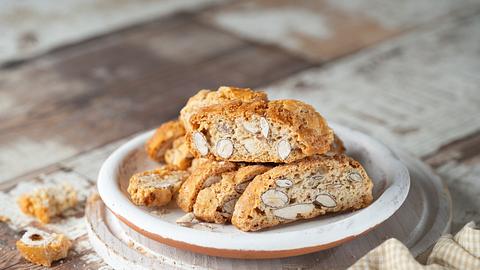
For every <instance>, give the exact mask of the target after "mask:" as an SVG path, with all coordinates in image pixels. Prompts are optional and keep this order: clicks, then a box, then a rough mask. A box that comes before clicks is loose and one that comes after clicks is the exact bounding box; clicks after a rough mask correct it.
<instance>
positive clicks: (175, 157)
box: [165, 136, 193, 170]
mask: <svg viewBox="0 0 480 270" xmlns="http://www.w3.org/2000/svg"><path fill="white" fill-rule="evenodd" d="M192 159H193V155H192V154H191V153H190V150H189V149H188V146H187V144H186V142H185V137H184V136H182V137H180V138H178V139H176V140H175V141H173V146H172V148H171V149H168V150H167V151H166V152H165V163H167V164H168V165H171V166H175V167H177V168H179V169H180V170H186V169H188V168H189V167H190V166H191V164H192Z"/></svg>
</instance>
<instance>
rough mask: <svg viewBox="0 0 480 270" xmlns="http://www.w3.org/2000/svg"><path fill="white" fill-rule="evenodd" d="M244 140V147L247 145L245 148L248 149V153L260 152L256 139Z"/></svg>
mask: <svg viewBox="0 0 480 270" xmlns="http://www.w3.org/2000/svg"><path fill="white" fill-rule="evenodd" d="M242 142H243V147H245V150H247V152H248V153H250V154H256V153H258V150H259V149H258V147H257V145H256V143H255V139H245V140H243V141H242Z"/></svg>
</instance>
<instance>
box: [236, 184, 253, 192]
mask: <svg viewBox="0 0 480 270" xmlns="http://www.w3.org/2000/svg"><path fill="white" fill-rule="evenodd" d="M250 182H252V181H248V182H243V183H240V184H238V185H236V186H235V191H236V192H238V193H240V194H241V193H243V192H244V191H245V189H246V188H247V186H248V185H249V184H250Z"/></svg>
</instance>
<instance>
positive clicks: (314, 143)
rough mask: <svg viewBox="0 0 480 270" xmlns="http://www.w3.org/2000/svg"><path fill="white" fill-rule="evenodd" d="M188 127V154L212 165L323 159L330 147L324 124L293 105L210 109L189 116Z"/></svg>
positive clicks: (258, 104)
mask: <svg viewBox="0 0 480 270" xmlns="http://www.w3.org/2000/svg"><path fill="white" fill-rule="evenodd" d="M190 124H191V126H192V130H191V131H188V132H187V135H186V137H185V138H186V140H187V144H188V146H189V148H190V152H191V153H192V154H193V155H194V156H195V157H206V158H209V159H214V160H228V161H241V162H252V163H255V162H274V163H291V162H293V161H296V160H299V159H302V158H305V157H308V156H312V155H315V154H324V153H326V152H327V151H329V149H330V145H331V144H332V142H333V131H332V130H331V129H330V128H329V127H328V125H327V122H326V121H325V119H324V118H323V117H322V116H321V115H320V114H319V113H318V112H316V111H315V109H314V108H313V107H312V106H310V105H308V104H305V103H303V102H301V101H296V100H275V101H270V102H250V103H246V102H240V101H232V102H229V103H226V104H221V105H212V106H209V107H204V108H203V109H201V110H199V111H198V112H197V113H196V114H194V115H192V117H191V118H190Z"/></svg>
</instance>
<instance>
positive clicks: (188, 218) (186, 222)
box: [175, 212, 199, 227]
mask: <svg viewBox="0 0 480 270" xmlns="http://www.w3.org/2000/svg"><path fill="white" fill-rule="evenodd" d="M175 222H176V223H177V224H179V225H182V226H185V227H191V226H193V225H195V224H198V223H199V221H198V219H197V218H195V215H194V214H193V213H192V212H190V213H187V214H185V215H183V216H181V217H180V218H178V219H177V220H176V221H175Z"/></svg>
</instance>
